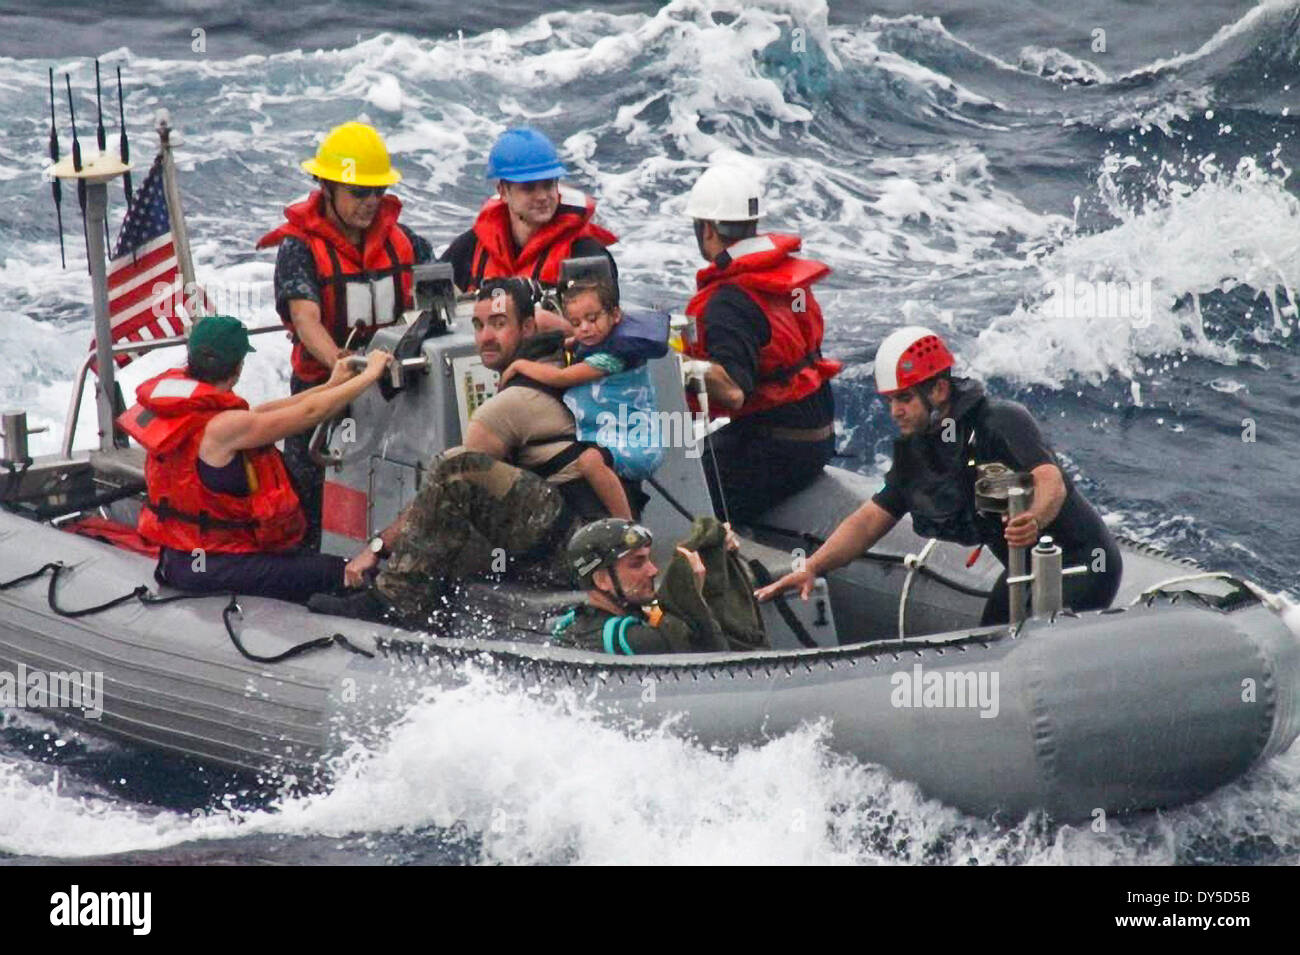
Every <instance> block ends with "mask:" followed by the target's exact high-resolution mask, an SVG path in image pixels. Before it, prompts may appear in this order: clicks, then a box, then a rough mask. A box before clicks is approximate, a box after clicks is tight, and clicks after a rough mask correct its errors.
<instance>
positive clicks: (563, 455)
mask: <svg viewBox="0 0 1300 955" xmlns="http://www.w3.org/2000/svg"><path fill="white" fill-rule="evenodd" d="M594 447H598V445H594V444H589V443H587V442H586V441H574V442H573V443H572V444H570V445H569V446H568V447H567V448H565V449H564V450H563V451H561V452H560V453H559V454H553V455H551V457H549V458H547V459H546V460H545V461H543V462H542V463H541V464H539V465H537V466H536V467H531V468H529V469H528V470H529V471H532V472H533V473H534V474H536V475H537V476H538V477H539V478H541V479H542V480H543V481H544V480H546V479H547V478H548V477H550V476H551V475H552V474H555V473H557V472H559V471H562V470H564V468H566V467H568V466H569V465H570V464H572V463H573V462H574V461H576V460H578V458H579V457H580V456H581V455H582V452H583V451H586V450H587V449H588V448H594ZM601 450H602V451H606V449H604V448H601ZM606 453H607V454H608V451H606Z"/></svg>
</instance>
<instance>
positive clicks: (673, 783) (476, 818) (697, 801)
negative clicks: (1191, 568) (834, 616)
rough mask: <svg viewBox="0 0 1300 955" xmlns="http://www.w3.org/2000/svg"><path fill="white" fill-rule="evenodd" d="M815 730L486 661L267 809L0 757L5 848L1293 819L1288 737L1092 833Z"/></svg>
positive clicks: (825, 841)
mask: <svg viewBox="0 0 1300 955" xmlns="http://www.w3.org/2000/svg"><path fill="white" fill-rule="evenodd" d="M824 733H825V729H824V728H821V727H818V726H809V727H807V728H806V729H803V730H799V731H797V732H794V733H791V734H789V735H787V736H784V737H781V738H779V739H775V740H772V741H771V742H768V743H766V744H764V745H761V746H758V747H753V748H745V749H742V750H740V751H739V752H736V753H730V754H728V753H718V752H710V751H708V750H705V749H701V748H700V747H698V746H696V745H694V744H693V743H690V742H688V741H686V740H683V739H680V738H678V737H676V736H674V735H672V734H671V733H664V732H658V731H656V732H648V733H644V734H641V735H640V736H639V737H635V738H633V737H630V736H628V735H626V734H624V733H622V732H619V731H616V730H614V729H611V728H608V727H605V726H602V725H600V724H598V723H596V722H594V721H593V720H591V719H590V718H589V717H588V716H586V715H584V712H583V709H582V705H581V704H580V703H577V702H575V701H572V700H571V701H569V702H568V703H567V704H566V703H560V704H548V703H542V702H539V701H538V700H536V699H534V698H533V697H532V696H529V695H525V694H520V693H517V692H515V691H512V690H508V689H505V688H502V687H500V686H498V685H496V684H495V683H494V682H493V681H492V680H491V679H489V678H487V677H484V676H481V675H479V676H475V677H474V678H472V679H471V680H470V681H469V683H468V684H467V685H465V686H462V687H460V688H458V689H454V690H449V691H446V692H440V693H437V694H435V695H431V696H430V697H429V698H428V699H427V700H426V701H424V702H422V703H420V704H417V705H416V706H415V707H414V708H413V709H412V711H411V712H410V713H409V714H408V716H407V717H406V719H405V720H404V721H403V722H402V723H401V725H399V726H398V727H397V728H396V729H395V730H394V732H393V734H392V736H391V739H390V740H389V741H388V742H387V743H386V744H384V745H382V746H380V747H378V748H377V749H375V750H373V751H357V752H354V753H352V754H351V755H350V756H348V757H346V758H345V759H344V760H343V764H342V766H343V768H342V774H341V776H340V777H339V779H338V781H337V783H336V784H335V786H334V787H333V788H332V789H331V790H330V791H329V792H327V793H325V794H320V795H312V796H303V797H296V798H289V799H285V800H283V801H282V802H280V803H279V804H278V805H277V806H276V807H275V808H274V809H271V810H259V811H252V812H231V811H227V810H222V809H219V810H217V811H214V812H212V813H208V814H204V815H201V816H199V817H190V816H186V815H183V814H180V813H175V812H151V811H145V810H141V809H137V808H132V807H126V806H123V805H122V804H120V803H117V802H111V801H109V800H107V799H101V798H98V797H90V796H75V797H73V796H66V795H58V794H56V793H55V791H54V787H53V785H52V782H51V780H50V779H49V778H48V771H38V770H33V769H32V768H31V767H28V768H26V769H23V768H20V767H19V766H17V765H15V764H12V763H5V762H0V820H5V819H9V820H13V821H14V822H13V823H12V824H11V825H8V826H6V825H4V823H3V822H2V821H0V851H4V852H11V853H19V854H24V855H45V856H55V857H63V858H71V857H85V856H97V855H104V854H108V853H113V852H125V851H144V850H151V849H161V848H166V847H173V846H177V845H182V844H186V843H195V842H198V841H202V840H228V839H238V838H241V837H244V836H253V835H264V834H281V835H292V836H325V837H334V838H340V837H344V836H349V835H353V834H369V835H379V834H383V833H395V834H399V835H400V834H402V833H412V834H414V833H420V834H424V835H426V836H427V835H428V834H429V833H430V832H431V831H433V830H440V831H443V832H444V833H449V834H453V835H449V836H447V837H448V838H460V839H462V840H463V841H464V844H465V845H466V847H467V848H469V849H470V850H471V857H472V858H475V859H477V860H478V861H481V862H487V863H519V862H552V863H554V862H565V863H578V864H605V863H612V862H619V863H647V864H671V863H796V864H806V863H815V864H842V863H858V864H860V863H878V862H883V863H897V862H912V863H916V862H940V863H959V864H963V863H968V862H971V861H974V862H979V863H987V864H996V863H1001V862H1013V863H1030V864H1033V863H1053V864H1059V863H1082V864H1096V863H1112V864H1113V863H1124V862H1144V863H1152V862H1169V861H1172V859H1173V856H1174V852H1175V851H1176V850H1177V847H1178V846H1179V845H1180V844H1186V843H1187V842H1188V841H1189V840H1194V838H1195V834H1196V833H1197V832H1201V831H1206V830H1208V831H1218V830H1220V829H1221V828H1222V827H1223V825H1224V818H1225V816H1229V815H1231V816H1232V817H1233V818H1236V809H1235V808H1234V807H1237V806H1239V805H1241V804H1247V805H1250V806H1253V807H1255V808H1256V810H1257V811H1258V816H1257V818H1255V819H1254V820H1253V821H1252V822H1251V823H1250V825H1249V826H1248V830H1249V831H1252V832H1253V831H1267V832H1269V833H1271V834H1273V836H1274V838H1278V834H1279V833H1284V832H1286V831H1291V832H1295V831H1296V830H1295V818H1294V817H1291V818H1290V819H1289V821H1288V817H1287V805H1289V803H1290V802H1291V801H1293V800H1294V796H1291V795H1287V792H1288V787H1290V788H1291V789H1294V787H1295V784H1296V783H1295V780H1296V777H1297V776H1300V758H1297V757H1296V756H1294V755H1292V756H1287V757H1283V758H1282V759H1280V760H1276V761H1274V763H1273V764H1271V765H1270V766H1269V767H1267V768H1266V769H1265V770H1261V771H1259V773H1257V776H1258V777H1259V778H1260V779H1262V782H1252V783H1250V784H1237V785H1234V786H1231V787H1228V791H1227V792H1226V793H1224V794H1221V795H1219V796H1216V797H1213V798H1212V799H1211V800H1210V801H1209V802H1208V803H1203V804H1201V805H1199V806H1197V807H1192V808H1188V809H1181V810H1175V811H1173V812H1170V813H1168V814H1166V815H1164V816H1162V817H1149V816H1148V817H1138V818H1136V819H1133V820H1127V821H1126V820H1118V819H1111V820H1109V821H1108V826H1107V832H1105V833H1096V832H1094V831H1092V830H1091V829H1090V828H1089V827H1086V826H1084V827H1071V826H1056V827H1054V826H1044V825H1043V823H1042V820H1040V819H1037V818H1036V817H1030V818H1029V819H1027V820H1025V821H1024V822H1022V823H1020V824H1019V825H1016V826H1011V827H999V826H995V825H992V824H990V823H987V822H984V821H981V820H974V819H971V818H969V817H965V816H963V815H961V814H960V813H957V812H955V811H954V810H952V809H949V808H946V807H944V806H942V805H940V804H938V803H935V802H933V801H931V800H927V799H925V798H924V797H922V796H921V795H920V794H919V793H918V791H917V790H916V788H915V787H914V786H912V785H910V784H907V783H902V782H898V781H895V780H893V779H891V778H890V777H889V776H888V775H887V774H886V773H884V772H883V771H881V770H879V769H875V768H873V767H869V766H863V765H861V764H858V763H856V762H854V761H852V760H848V759H845V758H843V757H839V756H836V755H834V754H833V753H831V752H830V751H829V750H828V749H827V747H826V743H825V738H824ZM1260 790H1262V791H1260ZM1279 796H1280V797H1281V798H1278V797H1279ZM18 820H21V824H19V822H18ZM455 833H459V834H460V835H459V837H457V836H455V835H454V834H455Z"/></svg>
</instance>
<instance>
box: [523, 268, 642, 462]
mask: <svg viewBox="0 0 1300 955" xmlns="http://www.w3.org/2000/svg"><path fill="white" fill-rule="evenodd" d="M563 306H564V314H565V317H566V318H567V319H568V320H569V323H570V324H571V325H572V326H573V337H574V342H575V347H574V352H573V359H574V360H573V363H572V364H570V365H569V366H568V367H567V368H557V367H555V366H554V365H547V364H543V363H541V362H535V361H526V360H519V361H514V362H511V364H510V367H509V368H507V369H506V370H505V371H504V372H503V373H502V375H501V382H502V384H504V383H505V382H507V381H509V380H510V378H511V377H512V376H513V375H517V374H522V375H526V376H528V377H529V378H531V379H533V380H534V381H537V382H540V383H541V384H544V385H548V386H550V387H552V388H563V389H565V393H564V403H565V404H566V405H567V406H568V408H569V410H570V411H572V412H573V418H574V421H575V423H576V425H577V439H578V440H579V441H587V442H590V443H592V444H598V445H599V446H601V447H602V448H605V449H606V450H608V451H609V453H610V455H611V456H612V457H613V459H614V470H615V471H616V472H618V474H619V475H620V476H622V477H625V478H628V479H629V480H634V481H639V480H641V479H642V478H647V477H649V476H650V475H651V474H653V473H654V471H655V469H656V468H657V467H658V466H659V463H660V462H661V461H662V460H663V453H664V452H663V446H662V442H661V440H660V437H659V435H658V434H657V431H658V428H657V427H656V425H657V417H656V411H657V408H658V401H657V400H656V397H655V390H654V383H653V382H652V381H651V379H650V371H649V368H648V367H647V366H646V361H647V360H648V359H650V358H661V357H663V356H664V355H665V354H667V352H668V315H667V313H666V312H648V313H641V312H638V313H628V314H626V315H625V314H624V313H623V311H622V310H621V309H620V308H619V307H618V292H617V290H616V289H615V288H614V286H613V285H612V283H608V282H600V281H595V282H574V283H570V284H569V285H568V286H567V287H565V288H564V290H563ZM629 425H630V427H629Z"/></svg>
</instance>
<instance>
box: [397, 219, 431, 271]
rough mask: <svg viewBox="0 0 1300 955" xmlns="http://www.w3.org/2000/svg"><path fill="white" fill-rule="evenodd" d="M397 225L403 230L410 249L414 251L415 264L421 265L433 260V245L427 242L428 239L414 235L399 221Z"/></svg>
mask: <svg viewBox="0 0 1300 955" xmlns="http://www.w3.org/2000/svg"><path fill="white" fill-rule="evenodd" d="M397 227H398V228H399V229H401V230H402V231H403V232H405V233H406V238H407V239H408V240H410V243H411V251H412V252H414V253H415V264H416V265H423V264H424V263H425V262H432V261H433V246H432V245H431V244H430V243H429V240H428V239H426V238H424V237H423V236H420V235H416V234H415V233H414V232H412V231H411V230H410V229H408V228H407V227H406V226H404V225H402V223H400V222H399V223H398V224H397Z"/></svg>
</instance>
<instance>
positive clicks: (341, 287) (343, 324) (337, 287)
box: [325, 242, 350, 341]
mask: <svg viewBox="0 0 1300 955" xmlns="http://www.w3.org/2000/svg"><path fill="white" fill-rule="evenodd" d="M325 251H326V252H327V253H329V257H330V286H331V287H332V288H333V289H334V316H333V317H334V327H333V328H329V329H326V331H328V332H329V333H330V335H331V337H333V338H334V340H335V341H337V340H338V337H339V330H340V329H342V331H343V334H347V329H348V325H349V324H350V323H349V322H348V288H347V285H348V283H347V281H346V280H345V279H344V278H343V266H342V264H341V263H340V262H339V254H338V252H337V251H335V249H334V246H333V245H331V244H330V243H328V242H326V243H325Z"/></svg>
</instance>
